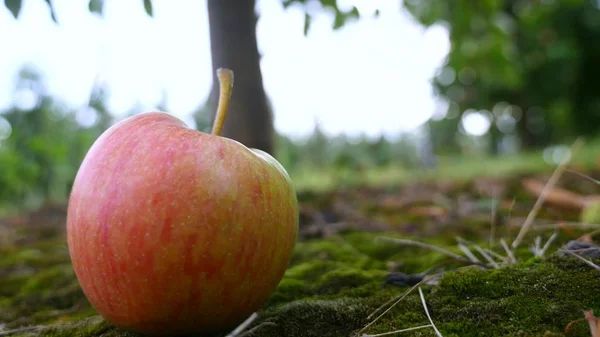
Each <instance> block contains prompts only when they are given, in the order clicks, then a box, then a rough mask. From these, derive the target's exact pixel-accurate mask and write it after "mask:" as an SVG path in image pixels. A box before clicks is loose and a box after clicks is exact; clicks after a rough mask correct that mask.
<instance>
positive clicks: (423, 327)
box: [362, 324, 431, 337]
mask: <svg viewBox="0 0 600 337" xmlns="http://www.w3.org/2000/svg"><path fill="white" fill-rule="evenodd" d="M430 327H431V324H427V325H421V326H416V327H414V328H406V329H401V330H394V331H390V332H384V333H378V334H376V335H369V334H364V335H362V337H381V336H389V335H395V334H398V333H402V332H408V331H414V330H420V329H425V328H430Z"/></svg>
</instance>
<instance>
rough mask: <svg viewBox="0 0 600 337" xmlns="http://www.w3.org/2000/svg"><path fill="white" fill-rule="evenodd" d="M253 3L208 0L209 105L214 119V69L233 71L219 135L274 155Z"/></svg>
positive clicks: (270, 120)
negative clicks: (232, 80) (225, 112)
mask: <svg viewBox="0 0 600 337" xmlns="http://www.w3.org/2000/svg"><path fill="white" fill-rule="evenodd" d="M255 3H256V1H255V0H208V20H209V25H210V40H211V55H212V67H213V87H212V90H211V93H210V97H209V100H208V103H209V104H208V106H209V108H210V109H211V114H212V119H214V113H215V111H216V107H217V101H218V96H219V85H218V79H217V77H216V69H218V68H229V69H231V70H233V72H234V85H233V94H232V100H231V104H230V106H229V113H228V114H227V119H226V121H225V124H224V127H223V132H222V135H223V136H225V137H229V138H233V139H235V140H237V141H239V142H241V143H242V144H244V145H246V146H248V147H251V148H258V149H261V150H263V151H266V152H268V153H270V154H273V148H274V147H273V142H274V141H273V136H274V131H273V121H272V116H271V112H270V109H269V105H268V103H267V97H266V93H265V90H264V88H263V80H262V74H261V69H260V55H259V54H258V44H257V40H256V22H257V20H258V18H257V15H256V13H255V11H254V7H255Z"/></svg>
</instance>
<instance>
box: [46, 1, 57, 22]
mask: <svg viewBox="0 0 600 337" xmlns="http://www.w3.org/2000/svg"><path fill="white" fill-rule="evenodd" d="M45 1H46V3H47V4H48V7H49V8H50V17H51V18H52V21H54V22H55V23H58V20H57V19H56V12H55V11H54V6H52V0H45Z"/></svg>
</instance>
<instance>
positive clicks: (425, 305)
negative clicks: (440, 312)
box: [419, 287, 444, 337]
mask: <svg viewBox="0 0 600 337" xmlns="http://www.w3.org/2000/svg"><path fill="white" fill-rule="evenodd" d="M419 296H421V302H422V303H423V309H424V310H425V315H427V319H429V323H431V327H432V328H433V330H435V334H436V335H438V337H444V336H442V333H441V332H440V331H439V330H438V329H437V328H436V326H435V324H433V320H432V319H431V315H429V310H428V309H427V303H426V302H425V296H423V290H421V287H419Z"/></svg>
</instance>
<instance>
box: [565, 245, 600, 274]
mask: <svg viewBox="0 0 600 337" xmlns="http://www.w3.org/2000/svg"><path fill="white" fill-rule="evenodd" d="M561 251H563V252H565V253H567V254H570V255H573V256H575V257H576V258H578V259H580V260H581V261H583V262H585V263H586V264H587V265H589V266H591V267H592V268H594V269H596V270H598V271H600V266H598V265H597V264H595V263H594V262H592V261H590V260H588V259H586V258H584V257H583V256H581V255H579V254H575V253H573V252H572V251H570V250H564V249H561Z"/></svg>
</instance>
